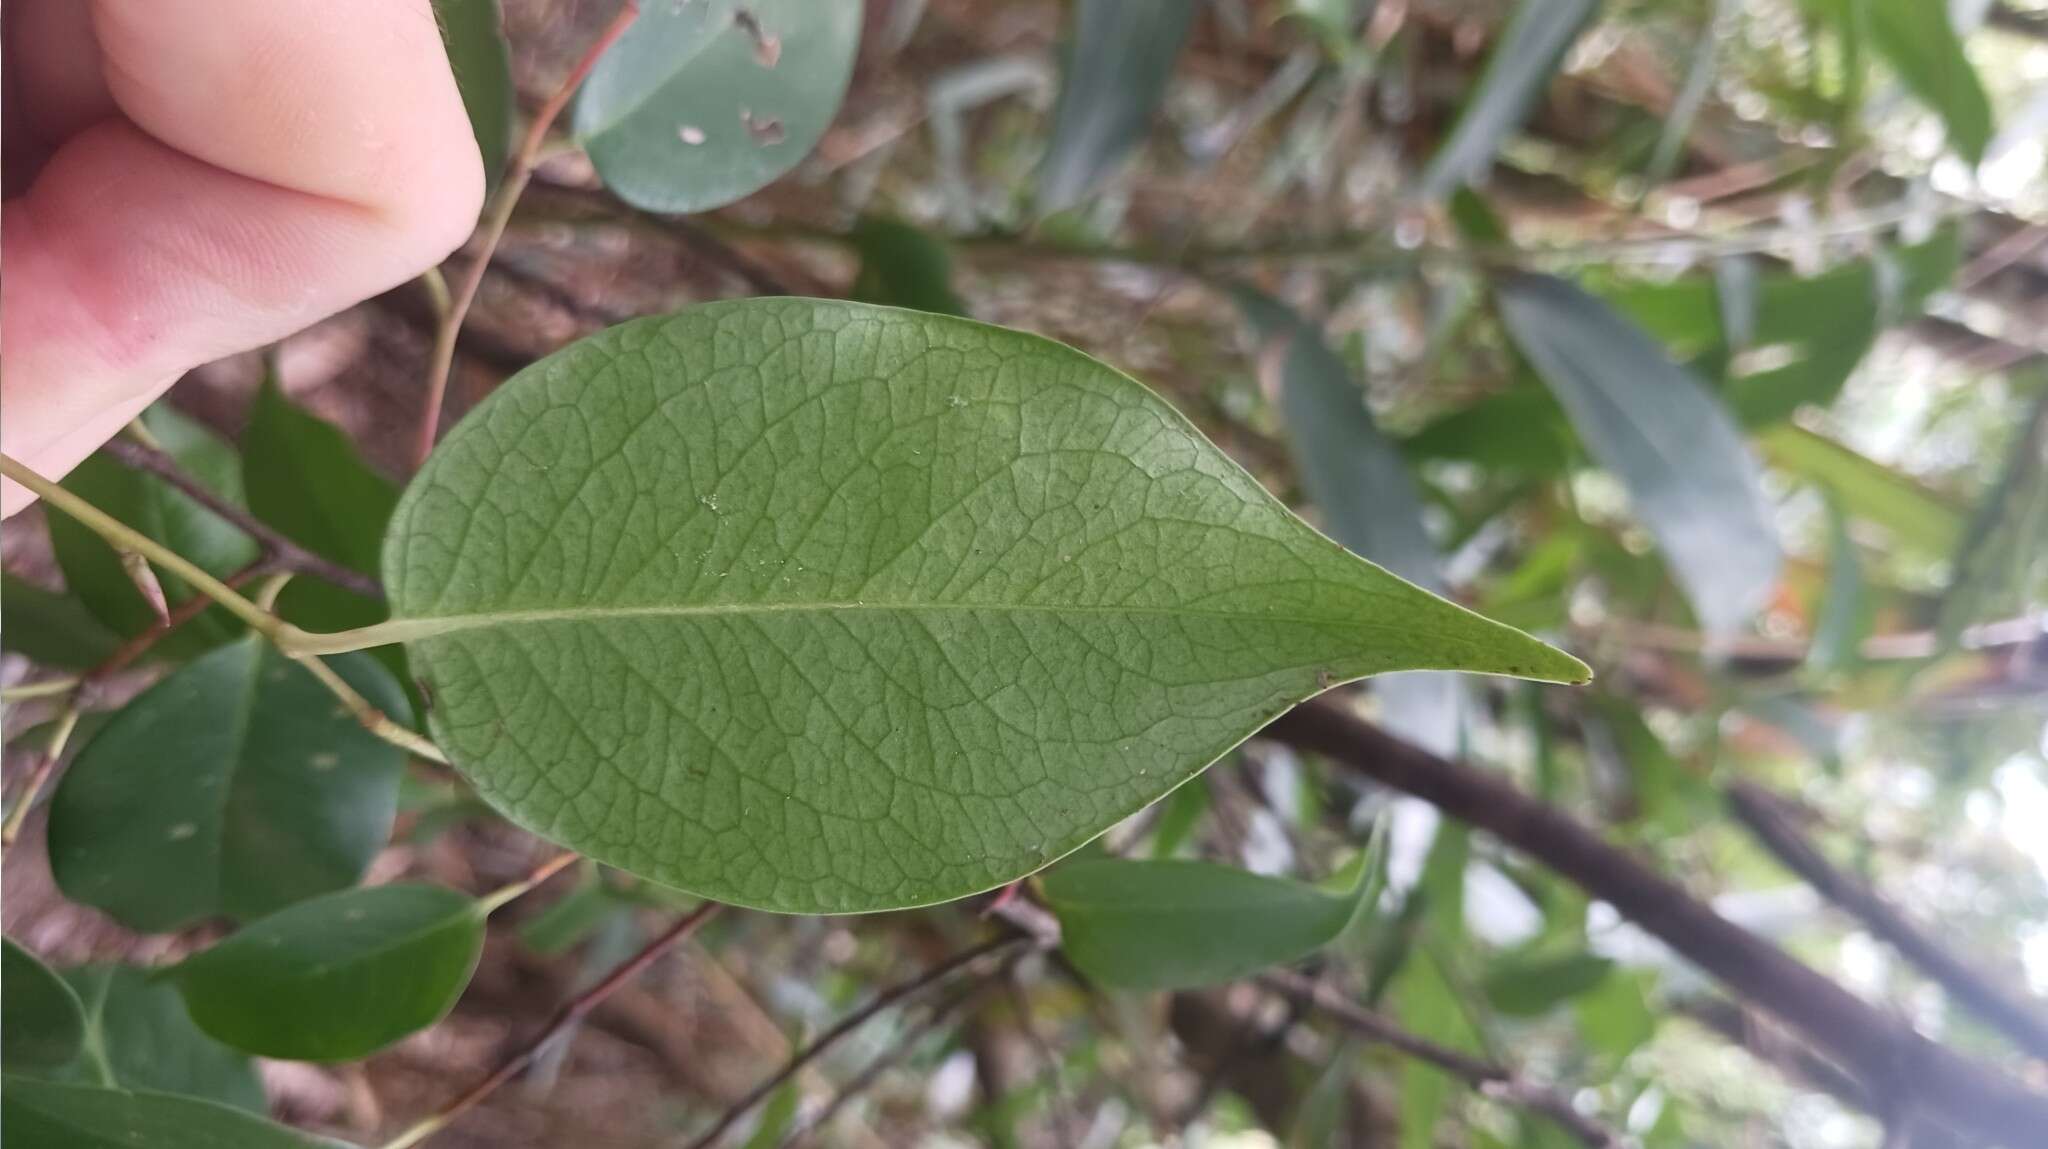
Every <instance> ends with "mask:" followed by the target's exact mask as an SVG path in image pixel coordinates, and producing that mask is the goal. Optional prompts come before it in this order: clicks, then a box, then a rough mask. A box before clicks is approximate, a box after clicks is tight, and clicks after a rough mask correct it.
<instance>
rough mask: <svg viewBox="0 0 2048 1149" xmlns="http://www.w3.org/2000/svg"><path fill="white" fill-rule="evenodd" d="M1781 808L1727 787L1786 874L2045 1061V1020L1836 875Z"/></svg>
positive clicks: (1765, 796) (1765, 793)
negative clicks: (1796, 877) (1798, 879)
mask: <svg viewBox="0 0 2048 1149" xmlns="http://www.w3.org/2000/svg"><path fill="white" fill-rule="evenodd" d="M1784 804H1785V800H1784V799H1783V798H1780V797H1779V796H1777V795H1776V794H1773V793H1771V792H1770V791H1769V790H1766V789H1765V788H1764V787H1762V786H1759V785H1757V784H1756V783H1754V782H1750V781H1747V780H1744V779H1737V780H1736V781H1735V782H1732V783H1730V784H1729V786H1728V808H1729V810H1730V811H1731V812H1732V813H1734V815H1735V818H1736V820H1737V821H1739V822H1741V823H1742V824H1743V825H1744V826H1745V827H1747V828H1748V830H1749V832H1750V834H1751V835H1753V836H1754V837H1755V838H1756V840H1757V841H1758V842H1761V843H1762V844H1763V846H1764V848H1765V849H1767V850H1769V851H1770V852H1771V854H1772V856H1773V857H1775V858H1777V859H1778V861H1779V862H1781V863H1783V864H1784V866H1785V868H1786V869H1788V870H1791V871H1792V872H1793V873H1795V874H1797V875H1799V877H1800V878H1802V879H1803V880H1804V881H1805V882H1806V884H1807V885H1809V886H1812V887H1813V888H1814V889H1815V890H1816V891H1818V892H1819V893H1820V895H1821V896H1822V897H1824V898H1826V899H1827V900H1828V901H1830V902H1832V903H1834V904H1835V905H1836V906H1839V907H1840V908H1841V909H1842V910H1843V911H1844V912H1846V913H1847V914H1849V916H1851V917H1853V918H1855V919H1856V920H1857V921H1858V922H1861V923H1862V924H1863V926H1864V928H1866V929H1868V930H1869V931H1870V932H1871V933H1873V934H1876V935H1877V936H1878V937H1881V938H1883V939H1884V940H1885V941H1887V942H1890V943H1891V945H1892V948H1894V949H1896V950H1898V951H1899V953H1901V954H1903V955H1904V956H1905V958H1906V960H1907V961H1910V962H1912V963H1913V964H1914V965H1916V966H1918V967H1920V969H1921V971H1922V972H1924V973H1926V974H1927V976H1929V977H1931V978H1933V979H1934V980H1935V981H1938V982H1940V983H1941V985H1942V987H1943V988H1945V989H1947V990H1948V992H1949V993H1951V994H1953V995H1955V997H1956V999H1957V1000H1958V1001H1960V1002H1962V1003H1963V1005H1964V1006H1965V1007H1967V1008H1968V1009H1969V1010H1970V1012H1972V1013H1974V1014H1976V1015H1977V1016H1978V1018H1979V1019H1981V1020H1982V1021H1984V1022H1985V1023H1986V1024H1988V1025H1990V1026H1992V1027H1993V1028H1995V1029H1997V1030H1999V1031H2000V1032H2002V1033H2004V1034H2005V1035H2006V1036H2007V1037H2009V1038H2011V1039H2012V1040H2013V1041H2014V1042H2015V1043H2016V1044H2018V1045H2019V1047H2020V1048H2021V1049H2024V1050H2025V1051H2027V1052H2028V1053H2030V1054H2032V1055H2034V1056H2035V1057H2040V1058H2048V1016H2044V1015H2043V1013H2042V1011H2041V1009H2040V1007H2039V1005H2038V1004H2037V1003H2036V1002H2034V1001H2031V1000H2028V999H2025V998H2023V997H2021V996H2020V995H2018V994H2016V993H2011V992H2008V991H2007V990H2005V989H2003V988H2001V987H2000V986H1999V985H1998V984H1997V983H1996V981H1994V980H1993V979H1992V978H1991V977H1990V975H1988V974H1987V973H1985V972H1984V971H1982V970H1979V969H1977V968H1975V967H1973V966H1972V965H1971V964H1970V963H1969V962H1967V961H1965V960H1964V959H1962V958H1961V957H1958V956H1957V955H1955V954H1953V953H1950V952H1949V951H1948V950H1947V949H1946V948H1944V947H1943V946H1942V944H1941V943H1940V942H1938V941H1936V940H1935V939H1934V938H1932V937H1929V936H1928V935H1927V934H1926V933H1924V932H1922V931H1921V930H1920V928H1919V927H1918V926H1916V925H1914V924H1913V923H1912V922H1911V921H1908V920H1907V919H1906V916H1905V915H1904V914H1902V913H1900V912H1899V911H1898V910H1897V909H1896V908H1895V907H1894V906H1892V904H1891V903H1890V902H1888V901H1886V900H1885V899H1884V897H1883V896H1882V895H1880V894H1879V893H1878V892H1877V891H1876V890H1873V889H1871V888H1870V887H1869V886H1867V885H1865V884H1863V883H1862V882H1860V881H1858V880H1857V879H1856V878H1854V877H1853V876H1851V875H1849V874H1846V873H1843V872H1842V871H1841V870H1839V869H1836V868H1835V867H1834V866H1833V865H1832V864H1830V863H1829V862H1828V860H1827V859H1826V858H1825V857H1823V856H1822V855H1821V853H1820V851H1819V850H1817V849H1815V848H1814V846H1813V844H1812V843H1811V842H1809V841H1807V840H1806V837H1805V836H1804V835H1803V834H1801V833H1800V832H1799V830H1798V828H1797V827H1795V826H1794V825H1793V824H1792V822H1791V821H1790V820H1789V819H1787V818H1786V817H1785V814H1784Z"/></svg>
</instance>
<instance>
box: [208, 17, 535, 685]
mask: <svg viewBox="0 0 2048 1149" xmlns="http://www.w3.org/2000/svg"><path fill="white" fill-rule="evenodd" d="M492 19H493V20H495V19H496V17H495V16H493V17H492ZM242 477H243V482H244V485H245V486H246V487H247V489H248V492H249V509H250V510H251V511H253V512H255V514H256V517H258V518H260V519H262V520H263V521H264V522H266V523H269V524H270V525H271V526H273V527H276V528H277V529H278V530H279V531H282V532H283V533H284V534H285V535H287V536H288V537H290V538H291V539H292V541H294V542H296V543H298V544H299V545H301V546H303V547H305V548H306V549H307V550H310V551H312V552H313V553H315V554H318V555H321V556H322V557H325V558H328V559H332V560H333V561H335V562H337V563H340V564H341V565H342V566H345V567H348V568H350V569H351V570H357V571H361V572H362V573H364V574H367V575H375V574H376V573H377V570H378V557H379V554H380V552H381V551H382V550H383V546H384V528H385V526H386V525H387V524H389V523H390V521H391V511H392V508H394V507H396V506H397V505H398V487H397V486H396V485H395V484H393V483H392V482H391V480H389V479H387V478H385V477H384V476H383V475H380V474H378V473H377V472H376V471H374V470H372V469H371V468H370V466H369V464H367V463H365V462H363V459H362V456H361V455H360V454H358V453H357V451H356V447H355V444H354V443H353V442H351V441H350V439H349V437H348V435H347V434H345V433H344V432H343V431H342V430H341V428H339V427H336V426H335V425H334V424H332V423H329V422H327V421H326V420H324V419H321V418H319V417H318V416H316V415H314V414H312V413H311V412H309V411H307V410H305V409H304V408H302V407H300V406H298V405H297V404H295V403H293V402H292V401H291V400H290V399H289V398H288V397H286V396H285V394H284V392H283V391H282V390H280V389H279V388H278V386H277V384H276V381H275V380H274V379H265V380H264V383H263V386H262V388H261V389H260V390H259V391H257V393H256V402H255V404H254V405H253V406H252V408H251V410H250V413H249V428H248V430H247V431H246V432H245V433H244V434H243V436H242ZM277 613H278V616H279V617H280V618H283V619H284V620H286V621H287V622H290V623H293V624H295V625H297V626H300V627H304V628H306V629H307V630H316V631H319V630H350V629H353V628H355V627H361V626H369V625H371V624H373V623H379V622H383V621H384V620H385V619H386V618H388V617H390V612H389V611H388V610H387V609H386V608H385V605H384V603H383V602H381V601H379V600H377V599H372V598H365V597H363V596H362V595H359V594H356V593H355V592H353V591H348V590H344V589H342V588H341V587H338V586H335V585H333V584H332V583H327V582H322V581H321V580H320V579H318V578H315V577H301V578H296V579H293V580H292V581H291V582H290V583H289V584H287V585H286V586H285V588H284V593H283V594H281V595H279V596H278V600H277ZM374 657H375V658H376V659H377V660H378V661H379V662H382V663H383V664H384V666H385V668H386V669H388V670H389V671H391V674H392V676H393V677H394V678H396V679H397V680H398V681H399V682H400V683H408V682H409V680H410V677H411V675H410V673H409V671H408V669H407V667H406V664H405V656H404V653H403V652H402V651H401V650H400V649H399V648H397V647H390V648H387V649H384V650H379V651H376V652H374ZM408 699H409V700H410V701H412V702H415V703H417V702H422V701H424V700H417V699H411V698H410V693H409V692H408ZM411 708H412V709H418V708H419V707H418V706H417V705H415V706H413V707H411Z"/></svg>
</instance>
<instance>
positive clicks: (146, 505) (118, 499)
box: [48, 403, 257, 658]
mask: <svg viewBox="0 0 2048 1149" xmlns="http://www.w3.org/2000/svg"><path fill="white" fill-rule="evenodd" d="M142 424H143V426H145V427H146V428H148V430H149V433H150V434H151V435H153V436H155V438H156V439H157V441H158V442H159V443H161V444H162V445H163V448H164V450H165V451H166V452H167V453H168V454H169V455H170V456H171V458H172V459H174V460H175V461H176V462H177V463H178V465H179V467H180V468H182V469H183V470H184V471H185V473H187V474H188V475H191V476H192V477H193V478H194V479H196V480H197V481H198V482H200V483H201V484H203V485H205V486H206V487H208V488H210V489H212V490H213V491H214V492H215V493H217V494H219V495H221V496H222V497H224V498H226V499H227V500H228V501H230V502H234V503H240V502H242V481H241V470H240V466H239V464H238V463H237V461H236V458H235V452H234V448H232V447H230V446H229V445H228V444H227V443H225V442H223V441H222V440H221V439H220V438H219V437H218V436H216V435H214V434H213V432H211V431H208V430H207V429H206V428H204V427H202V426H200V425H199V424H197V423H195V422H193V421H192V420H190V419H187V418H186V417H184V416H183V415H180V414H178V413H177V412H176V411H173V410H172V409H171V408H169V407H167V406H165V405H163V404H161V403H159V404H157V405H156V406H154V407H151V408H150V409H149V410H148V411H146V412H144V413H143V415H142ZM64 486H65V487H66V488H67V489H69V490H70V491H72V492H73V493H74V494H77V495H78V496H80V497H81V498H83V499H85V500H86V501H87V502H89V503H91V504H92V505H93V506H95V507H98V508H99V509H100V510H102V511H105V512H107V513H108V514H110V515H112V516H114V517H115V518H117V519H119V520H121V521H122V522H123V523H126V524H127V525H129V526H130V527H133V528H135V529H136V530H138V531H141V532H142V533H143V534H145V535H148V536H149V537H150V538H152V539H155V540H156V541H157V542H160V543H163V544H164V545H165V546H168V547H170V548H171V549H172V550H174V551H176V552H178V553H179V554H180V555H183V556H184V557H186V558H188V559H190V560H192V561H193V562H195V563H197V564H198V565H199V566H200V567H202V568H203V569H205V570H206V571H208V572H210V573H212V574H214V575H216V576H224V575H227V574H230V573H232V572H234V571H236V570H239V569H241V568H242V567H245V566H247V565H249V564H250V563H252V562H254V561H255V560H256V553H257V551H256V544H255V542H254V541H253V540H251V539H250V538H249V537H248V536H247V535H244V534H243V533H242V532H241V531H239V530H237V529H236V528H235V527H233V526H232V525H230V524H229V523H228V522H227V521H226V520H224V519H222V518H221V517H220V516H218V515H216V514H214V513H213V512H212V511H209V510H207V509H206V508H205V507H202V506H200V505H199V504H198V503H196V502H194V501H193V500H192V499H191V498H189V497H188V496H186V495H184V494H182V493H180V492H179V491H176V490H174V489H173V488H172V487H171V486H170V484H168V483H165V482H164V481H163V480H162V479H158V478H156V477H155V476H152V475H144V474H142V473H140V472H137V471H132V470H130V469H128V468H127V467H124V466H122V465H121V464H120V463H117V462H115V461H114V460H113V459H112V458H111V457H109V456H108V455H107V454H106V453H104V452H101V453H99V454H95V455H93V456H91V457H90V458H88V459H86V460H85V462H83V463H80V464H79V465H78V467H77V468H76V469H74V470H73V471H72V472H71V474H69V475H67V476H66V477H65V479H64ZM48 521H49V526H50V544H51V546H52V547H53V548H54V549H55V550H56V552H57V562H58V564H59V565H60V566H62V567H63V569H64V584H65V585H66V586H67V587H69V588H70V589H71V592H72V593H73V594H75V595H77V596H78V599H79V601H81V602H83V603H84V604H85V606H86V608H87V609H88V610H90V611H91V612H92V613H93V616H94V617H96V618H98V619H99V620H100V622H101V623H103V624H104V625H105V626H106V627H107V628H108V629H109V630H112V631H114V632H115V633H116V634H119V635H121V636H123V637H127V636H131V635H134V634H138V633H140V632H142V631H144V630H146V629H148V628H149V627H151V626H154V625H155V624H156V612H155V611H153V610H152V609H151V608H150V606H149V604H148V603H147V602H145V601H144V600H143V597H142V595H141V593H140V592H138V591H137V590H136V589H135V584H134V582H133V581H131V580H130V579H129V577H128V574H127V572H126V571H124V570H123V569H122V567H121V556H120V555H118V554H116V553H115V551H114V549H113V548H112V547H110V546H108V545H107V544H106V543H104V542H102V541H101V540H100V538H99V536H98V535H95V534H93V533H92V532H91V531H89V530H87V529H86V528H85V527H84V526H82V525H80V524H79V523H78V522H77V521H76V520H74V519H72V518H71V517H70V516H69V515H63V514H52V515H49V516H48ZM157 574H158V578H159V581H161V582H162V584H163V588H164V594H165V597H166V598H167V600H168V601H169V602H170V603H171V605H173V606H175V605H177V604H178V603H181V602H183V601H185V600H186V599H187V598H190V597H191V596H192V593H193V592H192V591H191V589H190V588H188V587H187V586H185V584H184V583H183V582H181V581H180V580H178V579H177V578H175V577H173V576H171V575H169V574H168V573H165V572H163V571H158V572H157ZM241 629H242V627H241V624H240V623H239V622H237V621H235V619H234V617H233V616H232V615H229V614H228V613H227V612H225V611H223V610H221V609H220V608H218V607H215V608H213V609H210V610H208V611H206V612H205V613H204V614H202V615H200V616H199V617H198V618H195V619H193V620H192V621H191V622H189V623H186V624H185V625H184V626H182V627H180V628H179V629H178V631H177V632H176V633H174V634H172V635H171V636H170V637H169V638H166V639H165V640H164V641H163V642H161V643H159V644H157V646H156V648H155V653H157V654H159V655H161V656H164V657H167V658H177V657H186V656H189V655H191V654H194V653H196V652H198V651H201V650H205V649H207V648H208V647H211V646H215V645H218V644H219V643H221V642H224V641H226V640H227V639H229V638H231V637H233V636H234V635H235V634H237V633H239V632H240V631H241Z"/></svg>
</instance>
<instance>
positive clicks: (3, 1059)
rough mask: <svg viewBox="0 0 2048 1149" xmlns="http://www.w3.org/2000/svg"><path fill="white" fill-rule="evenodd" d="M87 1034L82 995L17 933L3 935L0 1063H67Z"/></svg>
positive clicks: (0, 945) (10, 1065) (11, 1067)
mask: <svg viewBox="0 0 2048 1149" xmlns="http://www.w3.org/2000/svg"><path fill="white" fill-rule="evenodd" d="M84 1040H85V1014H84V1011H83V1009H82V1008H81V1007H80V1006H79V1004H78V995H77V994H75V993H73V992H71V987H70V986H68V985H65V984H64V979H62V978H60V977H58V976H57V975H56V974H54V973H51V972H50V967H49V966H46V965H44V964H43V963H42V962H40V961H37V960H36V956H35V955H34V954H32V953H30V952H28V951H27V950H25V949H22V948H21V947H20V946H19V945H16V944H15V942H14V939H12V938H8V939H6V940H4V941H0V1063H4V1064H5V1065H6V1067H7V1068H8V1069H9V1070H18V1069H22V1068H25V1067H32V1066H38V1067H52V1066H59V1065H65V1064H68V1063H69V1062H70V1061H72V1060H73V1059H74V1058H76V1057H77V1056H78V1050H79V1048H80V1046H81V1045H83V1043H84Z"/></svg>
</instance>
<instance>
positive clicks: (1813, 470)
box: [1758, 424, 1964, 556]
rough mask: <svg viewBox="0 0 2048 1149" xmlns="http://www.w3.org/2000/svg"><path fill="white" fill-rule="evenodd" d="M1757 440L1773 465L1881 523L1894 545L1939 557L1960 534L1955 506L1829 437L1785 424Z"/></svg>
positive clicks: (1960, 523) (1960, 522) (1854, 513)
mask: <svg viewBox="0 0 2048 1149" xmlns="http://www.w3.org/2000/svg"><path fill="white" fill-rule="evenodd" d="M1758 442H1759V443H1760V444H1761V445H1762V447H1763V451H1764V457H1765V458H1767V459H1769V460H1770V461H1771V464H1772V465H1773V466H1775V467H1779V468H1782V469H1783V470H1785V471H1788V472H1790V473H1791V474H1793V475H1795V476H1797V477H1799V478H1801V479H1805V480H1807V481H1809V482H1812V483H1816V484H1818V485H1819V486H1821V487H1823V488H1825V489H1826V490H1827V491H1828V492H1830V493H1831V494H1832V495H1833V496H1834V498H1835V499H1836V500H1837V501H1839V502H1840V504H1841V507H1842V510H1843V511H1845V512H1847V513H1848V514H1849V515H1850V516H1851V517H1854V518H1859V519H1863V520H1865V521H1866V522H1872V523H1876V524H1878V525H1879V526H1882V527H1883V528H1885V530H1886V531H1888V532H1890V534H1891V537H1892V541H1893V542H1894V543H1895V544H1897V545H1898V546H1900V547H1903V548H1907V549H1910V550H1913V551H1916V552H1919V553H1922V554H1926V555H1929V556H1943V555H1947V554H1948V553H1950V552H1951V551H1952V550H1953V549H1954V548H1955V546H1956V541H1957V540H1958V539H1960V538H1962V536H1963V530H1964V514H1963V512H1962V510H1961V509H1959V508H1958V507H1956V506H1954V505H1953V504H1951V503H1950V502H1949V501H1948V500H1947V499H1945V498H1943V497H1942V496H1941V495H1939V494H1937V493H1935V492H1934V491H1931V490H1929V489H1927V488H1926V487H1925V486H1922V485H1921V484H1920V482H1919V481H1918V480H1916V479H1914V478H1913V477H1911V476H1910V475H1904V474H1901V473H1899V472H1898V471H1895V470H1893V469H1892V468H1890V467H1887V466H1885V465H1884V464H1883V463H1880V462H1878V461H1877V460H1875V459H1872V458H1869V457H1867V456H1864V455H1861V454H1858V453H1857V452H1855V451H1854V450H1851V449H1850V448H1848V447H1845V446H1843V445H1842V444H1840V443H1837V442H1835V441H1834V440H1833V439H1829V438H1827V437H1825V436H1823V435H1816V434H1814V433H1813V432H1812V431H1808V430H1806V429H1805V428H1803V427H1795V426H1792V425H1791V424H1785V425H1782V426H1778V427H1773V428H1771V429H1770V430H1768V431H1765V432H1764V433H1763V434H1761V435H1760V436H1758Z"/></svg>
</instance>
